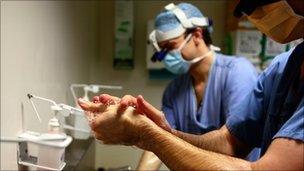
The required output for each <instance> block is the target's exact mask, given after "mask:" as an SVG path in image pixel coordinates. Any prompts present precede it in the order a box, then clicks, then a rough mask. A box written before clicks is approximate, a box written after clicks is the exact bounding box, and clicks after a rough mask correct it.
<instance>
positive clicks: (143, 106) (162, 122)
mask: <svg viewBox="0 0 304 171" xmlns="http://www.w3.org/2000/svg"><path fill="white" fill-rule="evenodd" d="M137 104H138V108H139V110H141V111H142V112H143V113H144V114H145V115H146V116H147V117H148V118H150V119H151V120H152V121H154V122H155V123H157V124H158V125H159V126H160V127H162V128H163V129H165V130H167V131H171V127H170V124H169V123H168V121H167V120H166V118H165V115H164V113H163V112H161V111H159V110H158V109H156V108H155V107H154V106H152V105H151V104H149V103H148V102H147V101H146V100H145V99H144V98H143V96H141V95H139V96H138V97H137Z"/></svg>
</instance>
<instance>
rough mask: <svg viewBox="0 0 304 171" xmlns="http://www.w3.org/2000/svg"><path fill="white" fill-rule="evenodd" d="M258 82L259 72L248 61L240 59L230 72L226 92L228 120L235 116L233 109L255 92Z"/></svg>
mask: <svg viewBox="0 0 304 171" xmlns="http://www.w3.org/2000/svg"><path fill="white" fill-rule="evenodd" d="M256 81H257V72H256V69H255V68H254V66H253V65H252V64H251V63H250V62H249V61H247V60H246V59H243V58H239V59H238V60H237V62H236V63H235V64H234V66H233V67H232V69H231V71H230V74H229V76H228V78H227V85H226V88H225V90H224V94H225V96H224V97H225V98H223V101H224V106H225V108H226V109H224V111H225V115H226V118H228V117H229V116H230V115H232V114H234V113H233V112H232V111H233V109H234V108H236V107H237V106H238V105H239V103H240V102H241V101H242V100H243V99H244V98H245V97H246V95H247V94H249V93H250V92H251V91H252V90H253V88H254V86H255V84H256Z"/></svg>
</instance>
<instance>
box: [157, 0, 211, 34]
mask: <svg viewBox="0 0 304 171" xmlns="http://www.w3.org/2000/svg"><path fill="white" fill-rule="evenodd" d="M177 7H178V8H179V9H181V10H182V11H183V12H184V13H185V15H186V17H187V19H191V18H205V17H204V15H203V14H202V13H201V11H200V10H199V9H198V8H197V7H195V6H194V5H192V4H189V3H180V4H178V5H177ZM209 23H210V22H209ZM154 26H155V30H156V31H161V32H163V33H166V32H169V31H172V30H174V29H176V28H177V27H180V26H181V23H180V21H179V19H178V18H177V17H176V15H175V14H174V13H173V12H172V11H170V10H163V11H162V12H161V13H160V14H158V15H157V16H156V18H155V25H154ZM195 27H198V26H193V28H195ZM208 27H209V29H210V30H209V31H211V29H212V28H211V26H210V24H209V25H208ZM180 35H181V34H180Z"/></svg>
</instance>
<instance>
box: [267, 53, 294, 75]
mask: <svg viewBox="0 0 304 171" xmlns="http://www.w3.org/2000/svg"><path fill="white" fill-rule="evenodd" d="M293 50H294V48H293V49H290V50H289V51H287V52H284V53H281V54H279V55H277V56H276V57H275V58H274V59H273V60H272V62H271V63H270V65H269V66H268V67H267V68H266V69H265V70H264V71H263V72H262V74H261V76H262V77H268V76H275V75H278V74H280V73H282V72H283V71H284V68H285V66H286V63H287V61H288V59H289V56H290V54H291V53H292V52H293Z"/></svg>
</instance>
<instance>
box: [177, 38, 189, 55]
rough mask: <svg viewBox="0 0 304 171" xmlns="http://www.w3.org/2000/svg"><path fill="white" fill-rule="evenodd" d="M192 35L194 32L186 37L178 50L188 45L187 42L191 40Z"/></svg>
mask: <svg viewBox="0 0 304 171" xmlns="http://www.w3.org/2000/svg"><path fill="white" fill-rule="evenodd" d="M191 37H192V34H189V35H188V36H187V37H186V39H185V41H184V42H183V43H182V44H181V45H180V46H179V48H178V49H177V50H178V51H181V50H182V49H183V48H184V46H185V45H186V43H188V42H189V40H190V38H191Z"/></svg>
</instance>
